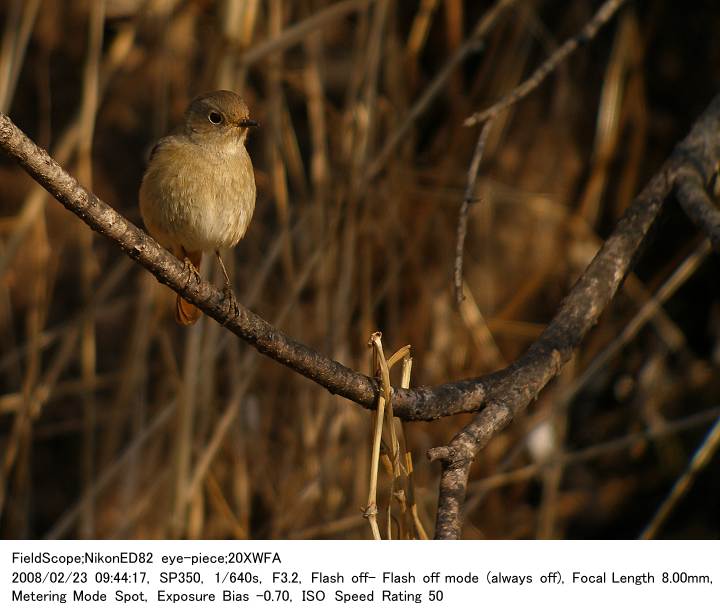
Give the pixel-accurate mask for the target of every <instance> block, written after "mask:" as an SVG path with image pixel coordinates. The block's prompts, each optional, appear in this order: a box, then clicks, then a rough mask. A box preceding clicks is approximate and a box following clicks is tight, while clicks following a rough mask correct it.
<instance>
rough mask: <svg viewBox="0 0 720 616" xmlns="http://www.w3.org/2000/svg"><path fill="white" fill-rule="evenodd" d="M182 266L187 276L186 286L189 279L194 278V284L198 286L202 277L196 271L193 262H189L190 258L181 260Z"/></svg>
mask: <svg viewBox="0 0 720 616" xmlns="http://www.w3.org/2000/svg"><path fill="white" fill-rule="evenodd" d="M183 266H184V267H185V274H186V276H187V284H188V285H189V284H190V281H191V278H193V277H194V278H195V284H200V283H201V282H202V277H201V276H200V272H199V271H198V269H197V267H195V265H194V264H193V262H192V261H191V260H190V257H187V256H186V257H185V258H184V259H183ZM186 286H187V285H186Z"/></svg>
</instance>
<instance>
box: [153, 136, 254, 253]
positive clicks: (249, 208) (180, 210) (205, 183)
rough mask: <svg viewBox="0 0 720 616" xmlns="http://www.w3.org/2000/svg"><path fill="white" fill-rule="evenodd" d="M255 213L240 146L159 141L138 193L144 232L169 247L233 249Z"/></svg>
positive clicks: (251, 182)
mask: <svg viewBox="0 0 720 616" xmlns="http://www.w3.org/2000/svg"><path fill="white" fill-rule="evenodd" d="M254 209H255V177H254V174H253V168H252V163H251V161H250V156H249V155H248V153H247V150H246V149H245V146H244V144H243V143H242V142H240V141H237V142H231V143H228V144H226V145H215V144H213V145H210V144H202V145H200V144H196V143H194V142H193V141H191V140H190V139H187V138H186V137H184V136H173V137H168V138H166V139H163V140H161V141H160V143H159V144H158V147H157V149H156V151H155V153H154V154H153V157H152V159H151V161H150V165H149V166H148V169H147V171H146V173H145V177H144V178H143V183H142V186H141V188H140V210H141V213H142V216H143V220H144V222H145V225H146V227H147V228H148V230H149V231H150V233H151V234H152V235H154V236H155V237H156V239H158V241H159V242H160V243H163V244H165V245H166V246H168V247H171V246H173V245H175V246H177V245H182V246H183V247H184V248H185V250H187V251H193V252H194V251H198V250H202V251H210V250H216V249H217V248H226V247H230V246H234V245H235V244H237V243H238V242H239V241H240V240H241V239H242V237H243V235H245V231H246V229H247V227H248V225H249V224H250V219H251V218H252V215H253V211H254Z"/></svg>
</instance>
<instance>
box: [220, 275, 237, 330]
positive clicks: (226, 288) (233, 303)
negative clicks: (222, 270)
mask: <svg viewBox="0 0 720 616" xmlns="http://www.w3.org/2000/svg"><path fill="white" fill-rule="evenodd" d="M226 305H227V306H228V313H230V314H231V315H232V316H228V318H227V319H225V321H223V325H226V324H227V323H228V322H229V321H234V320H235V319H237V318H238V317H239V316H240V306H239V305H238V303H237V300H236V299H235V294H234V293H233V290H232V287H231V286H230V283H229V282H226V283H225V284H224V285H223V307H225V306H226Z"/></svg>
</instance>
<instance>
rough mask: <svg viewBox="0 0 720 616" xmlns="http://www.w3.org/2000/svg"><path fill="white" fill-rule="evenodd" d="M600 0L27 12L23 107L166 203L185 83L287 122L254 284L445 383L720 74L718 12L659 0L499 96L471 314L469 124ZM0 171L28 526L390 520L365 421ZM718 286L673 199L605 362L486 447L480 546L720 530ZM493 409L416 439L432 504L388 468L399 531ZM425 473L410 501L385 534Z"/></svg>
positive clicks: (48, 139)
mask: <svg viewBox="0 0 720 616" xmlns="http://www.w3.org/2000/svg"><path fill="white" fill-rule="evenodd" d="M561 4H565V3H561ZM599 4H600V3H598V2H593V1H590V0H582V1H578V2H572V3H567V6H563V7H560V6H558V3H552V2H544V1H540V0H538V1H529V2H528V1H508V0H497V1H496V2H495V3H492V2H486V1H483V2H477V1H473V0H465V1H463V0H413V1H405V0H402V1H393V0H340V1H336V2H330V1H327V0H303V1H298V2H295V1H292V2H291V1H290V0H266V1H261V0H218V1H217V2H213V1H210V0H206V1H200V0H195V1H190V0H187V1H183V0H147V1H144V2H143V1H138V0H108V1H107V2H106V3H105V2H90V1H82V0H66V1H60V0H53V1H47V2H40V1H39V0H34V1H33V0H6V2H4V3H3V5H2V6H1V7H0V19H2V23H3V24H4V30H3V34H2V43H1V46H0V110H1V111H4V112H8V113H10V115H11V117H12V118H13V120H14V121H15V122H16V123H17V124H18V125H20V126H21V127H22V128H23V129H24V130H25V131H26V132H27V133H28V134H30V135H31V136H32V137H33V138H34V139H35V140H36V141H37V142H38V143H40V144H41V145H43V146H44V147H46V148H48V149H49V151H50V152H51V153H52V154H53V156H55V158H56V159H57V160H59V161H60V162H61V163H62V164H64V165H65V166H66V167H67V168H69V169H70V170H72V171H73V173H75V174H76V175H77V176H78V177H79V178H80V180H81V181H82V182H83V183H84V184H85V185H86V186H88V187H90V188H92V190H93V191H94V192H96V193H97V194H98V195H99V196H101V197H102V198H103V199H104V200H105V201H107V202H108V203H110V204H112V205H113V206H114V207H116V208H117V209H118V210H119V211H121V212H122V213H123V214H124V215H126V216H127V217H129V218H131V219H132V220H134V221H139V214H138V209H137V196H136V195H137V188H138V185H139V181H140V178H141V175H142V171H143V166H144V160H145V157H146V155H147V152H148V148H149V147H150V146H151V145H152V143H153V142H154V141H155V140H156V139H157V138H158V137H159V136H161V135H162V134H164V133H165V132H166V131H167V130H168V129H169V128H170V127H172V126H173V125H175V124H176V123H177V122H178V121H179V119H180V114H181V113H182V110H183V108H184V106H185V104H186V102H187V100H188V98H189V97H190V96H192V95H194V94H196V93H198V92H200V91H204V90H209V89H216V88H227V89H234V90H237V91H240V92H242V93H243V95H244V97H245V98H246V100H247V102H248V104H249V106H250V108H251V110H252V111H253V115H254V116H255V117H256V118H257V119H258V120H259V121H260V123H261V125H262V128H261V129H260V130H258V131H257V132H256V133H254V135H253V136H252V139H251V143H250V150H251V155H252V158H253V160H254V163H255V171H256V178H257V184H258V204H257V209H256V216H255V220H254V221H253V224H252V225H251V227H250V231H249V233H248V235H247V237H246V238H245V240H243V242H242V243H241V244H240V246H239V247H238V248H237V249H236V250H235V251H234V253H233V255H231V256H229V257H228V258H226V263H228V262H229V263H231V264H232V270H231V271H232V274H233V277H234V281H235V288H236V290H237V296H238V299H239V300H240V301H241V303H243V304H245V305H247V306H248V307H250V308H252V309H253V310H255V311H257V312H258V313H259V314H261V315H263V317H264V318H266V319H267V320H269V321H271V322H272V323H273V324H275V325H276V326H278V327H280V328H281V329H283V330H285V331H287V332H289V333H290V334H292V335H293V336H294V337H296V338H298V339H300V340H302V341H303V342H305V343H306V344H308V345H309V346H312V347H314V348H317V349H318V350H320V351H322V352H323V353H325V354H327V355H329V356H331V357H333V358H336V359H337V360H339V361H341V362H342V363H344V364H346V365H348V366H351V367H353V368H355V369H358V370H368V369H369V367H370V363H371V352H370V350H369V349H368V347H367V341H368V339H369V338H370V335H371V334H372V332H374V331H382V332H383V337H382V342H383V345H384V347H385V349H386V352H387V353H388V355H391V354H392V352H393V351H394V350H396V349H399V348H401V347H403V346H404V345H411V347H412V356H413V372H412V381H413V384H436V383H443V382H447V381H451V380H458V379H461V378H465V377H471V376H475V375H478V374H484V373H487V372H489V371H492V370H496V369H498V368H501V367H503V366H505V365H507V364H508V363H509V362H510V361H512V360H513V359H514V358H516V357H517V356H518V355H519V354H520V353H521V352H522V351H523V350H524V349H526V348H527V347H528V345H529V344H530V343H531V342H532V341H533V340H534V339H535V338H536V337H537V336H538V335H539V333H540V332H541V331H542V329H543V326H544V324H545V323H547V321H548V320H549V319H550V318H551V317H552V315H553V314H554V313H555V311H556V309H557V306H558V304H559V302H560V301H561V300H562V298H563V297H564V295H565V294H566V293H567V291H568V289H569V288H570V286H571V285H572V283H573V281H574V280H576V279H577V277H578V276H579V274H580V273H581V272H582V270H583V269H584V268H585V266H586V265H587V264H588V262H589V260H590V259H591V258H592V256H593V255H594V254H595V252H596V251H597V249H598V247H599V245H600V243H601V241H602V238H603V237H604V236H605V235H607V233H608V231H609V229H611V228H612V226H613V224H614V223H615V221H616V220H617V219H618V217H619V216H620V214H621V213H622V212H623V211H624V210H625V209H626V208H627V206H628V204H629V203H630V201H631V199H632V198H633V196H634V195H635V194H636V193H637V192H638V190H639V188H640V187H641V186H642V184H643V182H644V181H645V180H647V178H648V177H650V176H651V175H652V174H653V173H654V172H656V171H657V169H658V168H659V166H660V164H661V162H662V161H663V159H664V158H665V157H666V156H667V154H668V153H669V152H670V150H671V149H672V146H673V145H674V144H675V143H676V142H677V141H678V140H679V139H680V138H681V137H682V136H683V135H684V134H685V132H686V131H687V129H688V127H689V126H690V124H691V123H692V120H693V119H694V118H695V116H696V115H697V114H698V113H699V112H700V111H701V110H702V108H703V107H704V106H705V105H706V104H707V102H708V101H709V100H710V98H711V97H712V95H713V94H714V93H715V91H716V90H717V89H718V88H717V85H718V84H719V83H720V69H719V68H718V67H720V39H719V38H718V37H717V36H715V33H717V32H718V31H720V9H719V8H718V7H717V6H715V4H714V3H713V2H698V3H693V7H692V8H687V7H680V6H679V5H678V3H673V2H670V1H669V0H667V1H662V2H638V3H634V4H633V5H632V6H631V7H630V8H625V9H623V10H622V11H621V12H620V13H619V14H618V16H617V17H616V18H615V19H614V20H613V21H612V22H611V23H610V24H609V26H607V27H606V29H604V30H603V31H601V32H600V34H599V35H598V36H597V38H595V39H594V40H593V41H591V42H589V43H588V44H587V45H586V46H584V47H583V48H581V49H580V50H579V51H576V52H575V53H574V54H573V55H572V56H571V57H570V59H569V60H568V61H567V62H565V63H563V64H561V65H560V66H559V67H558V68H557V69H556V71H555V72H554V73H553V74H552V75H551V76H550V77H549V78H548V79H547V80H546V81H545V82H544V83H543V84H542V85H541V86H540V87H538V88H537V89H536V90H535V91H534V92H533V93H532V94H531V95H530V96H529V97H528V98H526V99H525V100H523V101H522V102H521V103H519V104H517V105H516V106H513V107H511V108H509V109H506V110H504V111H502V112H501V113H500V114H498V115H497V116H496V117H495V119H494V122H493V125H492V130H491V131H490V132H489V134H488V135H487V142H486V144H485V151H484V153H483V162H482V165H481V167H480V173H479V178H478V182H477V185H476V187H475V191H474V200H473V202H472V204H471V205H472V207H471V210H470V218H469V221H468V229H467V239H466V242H465V261H464V296H465V300H464V302H462V303H461V305H460V307H459V308H458V307H457V306H456V304H455V295H454V291H453V286H452V280H453V277H452V270H453V263H454V259H455V246H456V225H457V217H458V210H459V207H460V204H461V203H462V201H463V198H464V196H465V185H466V177H467V173H468V166H469V164H470V161H471V159H472V157H473V152H474V150H475V144H476V140H477V137H478V131H479V128H478V127H466V126H465V125H464V121H465V119H466V118H467V117H468V116H471V115H472V114H473V113H475V112H476V111H478V110H481V109H484V108H486V107H488V106H490V105H492V104H493V103H495V102H496V101H497V100H498V99H500V98H501V97H502V96H503V95H505V94H506V93H508V92H510V91H511V90H512V89H513V88H514V87H515V86H517V85H518V83H520V82H521V81H522V80H523V79H524V78H525V77H527V75H528V74H530V73H531V72H532V70H533V69H535V68H536V67H537V66H538V65H540V63H541V62H542V61H543V59H545V58H546V57H548V56H549V55H550V54H552V52H553V51H554V50H555V49H557V48H558V47H559V46H560V45H561V44H562V42H563V41H565V40H566V39H568V38H569V37H572V36H573V35H575V34H576V33H577V32H578V31H579V30H580V29H581V28H582V26H583V24H585V23H586V22H587V21H588V19H589V18H590V17H591V15H592V13H593V11H595V10H596V9H597V7H598V5H599ZM478 32H480V33H482V36H481V37H480V38H478V37H477V36H476V35H477V33H478ZM0 187H1V188H0V281H2V284H0V336H1V337H2V344H0V464H2V467H1V469H0V470H1V473H0V482H1V483H0V515H1V516H2V517H1V518H0V532H1V534H2V536H3V537H6V538H35V537H103V538H110V537H115V538H163V537H190V538H225V537H231V538H247V537H252V538H319V537H335V538H361V537H368V536H371V535H370V531H369V530H368V525H367V521H366V520H365V519H363V515H362V509H363V508H365V507H366V506H367V505H372V502H371V503H368V474H369V472H370V466H371V449H372V438H371V427H372V426H371V424H372V417H371V414H370V413H369V412H367V411H366V410H364V409H361V408H359V407H357V406H356V405H354V404H352V403H350V402H348V401H346V400H343V399H340V398H335V397H332V396H331V395H329V394H328V393H327V392H326V391H325V390H323V389H321V388H319V387H318V386H316V385H315V384H313V383H311V382H309V381H306V380H304V379H303V378H302V377H299V376H297V375H295V374H293V373H291V372H290V371H288V370H287V369H285V368H284V367H282V366H280V365H277V364H275V363H273V362H271V361H270V360H268V359H266V358H264V357H262V356H260V355H258V354H257V353H256V352H255V351H254V350H253V349H251V348H249V347H247V346H246V345H245V344H243V343H242V342H240V341H238V340H237V339H236V338H235V337H233V336H232V335H231V334H230V333H229V332H227V331H225V330H223V329H222V328H220V327H219V326H218V325H217V324H216V323H214V322H212V321H210V320H208V319H201V322H200V323H199V324H198V325H197V326H195V327H192V328H189V329H187V330H184V329H180V328H178V326H176V325H175V323H174V321H173V319H172V310H171V299H170V293H169V292H167V289H165V288H163V287H161V286H160V285H158V284H157V283H156V282H155V280H154V279H152V278H151V277H150V275H149V274H148V273H147V272H146V271H144V270H142V269H140V268H138V267H136V266H134V265H133V264H132V262H130V261H129V260H128V259H127V258H126V257H125V256H124V255H122V254H121V253H120V252H119V251H117V250H116V249H114V248H113V247H111V246H110V245H109V244H108V243H107V242H105V241H104V240H102V239H101V238H98V237H97V236H94V235H93V233H92V232H91V231H89V230H88V229H87V228H85V227H84V225H82V223H81V222H80V221H78V220H77V219H75V218H74V217H73V216H71V215H70V214H68V213H67V212H66V211H64V210H63V209H62V208H60V207H58V206H57V204H55V203H53V202H52V200H51V199H50V198H49V197H48V196H47V194H46V193H45V192H44V191H43V190H42V189H41V188H39V187H38V186H36V185H34V184H33V183H32V182H31V180H29V179H28V178H27V177H26V176H25V174H24V173H23V172H22V171H21V170H20V169H19V168H18V167H16V166H15V165H14V164H11V163H9V162H7V163H6V162H5V161H3V164H2V165H0ZM719 271H720V261H718V257H717V256H716V255H713V254H712V253H711V252H710V250H709V248H708V246H707V244H706V243H704V242H703V241H702V235H701V234H700V233H698V232H697V231H696V229H695V228H694V227H693V226H692V225H691V223H690V222H689V221H688V220H687V219H686V218H685V217H684V215H683V214H682V213H681V211H680V209H679V208H678V207H677V206H676V205H674V204H673V203H670V204H668V206H667V208H666V211H665V213H664V215H663V218H662V220H661V221H660V222H659V224H658V225H657V229H656V230H655V232H654V233H653V236H652V237H651V238H650V241H649V242H648V247H647V249H646V251H645V254H644V256H643V258H642V259H641V261H640V262H639V263H638V264H637V267H636V268H635V273H634V274H632V275H631V276H630V277H629V278H628V279H627V280H626V282H625V285H624V287H623V289H622V291H621V292H620V294H619V295H618V297H617V299H616V300H615V302H614V303H613V304H612V305H611V307H610V309H609V310H608V311H607V312H606V314H605V315H604V316H603V318H602V319H601V321H600V322H599V323H598V325H597V327H596V328H595V329H594V330H593V331H592V332H591V333H590V335H589V336H588V338H587V339H586V340H585V342H584V344H583V346H582V348H581V349H580V352H579V353H578V354H577V355H576V356H575V358H574V359H573V361H572V362H571V363H570V364H569V365H568V366H566V368H565V370H564V371H563V373H562V374H561V376H560V377H559V378H558V379H557V380H556V381H555V382H553V383H552V384H551V385H550V386H549V387H548V388H547V389H546V390H545V391H544V392H543V394H542V395H541V397H540V398H539V400H538V401H537V402H536V403H535V404H534V405H532V406H531V407H530V408H529V409H528V410H527V412H526V413H524V414H523V415H522V417H520V418H518V419H517V421H515V422H514V423H513V424H512V426H511V427H510V428H509V429H507V430H506V431H504V432H502V433H501V434H499V435H498V436H497V437H496V438H495V439H494V440H493V441H492V442H491V443H490V445H489V446H488V447H487V448H486V449H485V450H484V451H483V452H482V454H481V456H480V457H479V458H478V460H477V462H476V464H475V465H474V467H473V472H472V475H471V478H470V484H469V498H468V502H467V508H466V527H465V536H466V537H468V538H474V537H522V538H528V537H633V536H638V535H640V534H641V533H642V532H645V533H646V536H656V535H657V534H658V533H659V536H682V537H717V536H718V534H719V533H720V526H719V525H718V520H720V492H719V491H718V490H717V489H716V486H717V484H718V481H719V480H720V474H719V471H718V464H717V459H718V457H717V454H716V453H715V450H716V449H717V447H718V441H720V436H718V435H717V434H715V435H714V436H713V434H714V433H712V432H711V431H712V429H713V425H715V433H717V432H718V428H717V426H718V424H717V421H718V417H719V416H720V407H719V406H718V403H719V401H720V378H719V377H720V282H719V280H720V276H718V272H719ZM207 275H209V276H212V277H214V279H215V280H216V281H217V282H220V280H221V278H220V273H219V272H217V271H208V272H207ZM374 348H375V349H376V350H375V351H374V352H377V346H376V347H374ZM372 361H373V362H374V363H375V364H376V365H379V364H378V362H380V363H382V361H384V359H378V356H377V355H375V356H374V359H373V360H372ZM391 421H392V420H390V422H391ZM466 422H467V417H466V416H456V417H454V418H450V419H445V420H442V421H438V422H434V423H422V424H409V425H408V424H406V425H405V429H404V432H405V440H406V443H407V447H408V450H409V451H410V453H411V454H412V462H413V465H414V490H413V489H412V485H413V484H412V483H410V484H408V483H406V481H407V476H406V475H403V473H402V472H400V471H399V470H398V467H397V465H395V468H394V469H393V465H394V462H393V461H392V460H391V459H390V458H385V463H386V467H387V468H388V472H387V473H384V472H383V470H382V466H381V472H380V482H379V485H378V487H377V494H378V501H379V502H378V507H379V512H378V524H379V526H380V530H379V531H378V532H379V533H381V534H382V535H383V536H387V532H388V530H387V529H388V527H389V528H391V529H392V531H391V532H392V533H393V534H394V536H397V534H398V533H399V534H400V535H401V536H422V530H421V529H422V528H423V527H424V528H425V529H428V530H429V529H432V527H433V519H434V513H435V507H436V501H437V480H438V474H439V468H438V467H437V465H433V464H431V463H430V462H428V461H427V459H426V457H425V452H426V451H427V449H429V448H430V447H433V446H437V445H442V444H445V443H447V442H448V441H449V439H450V438H451V437H452V435H453V434H455V433H456V432H457V431H458V430H459V429H460V428H461V427H462V426H463V425H464V424H465V423H466ZM388 438H389V440H388V441H387V442H389V443H390V444H389V445H388V447H387V448H386V453H387V451H392V450H393V447H394V446H395V445H393V443H394V439H393V438H392V437H388ZM713 455H715V458H714V459H713ZM693 456H695V458H694V459H695V463H694V466H693V462H691V461H692V460H693ZM408 468H411V467H409V466H408V465H407V464H406V465H405V469H406V470H407V469H408ZM693 469H695V470H693ZM688 473H690V474H691V475H692V478H693V479H694V480H695V483H694V485H692V482H690V484H689V485H687V487H686V488H685V489H680V490H678V491H676V492H675V496H669V495H670V494H671V488H672V486H673V485H674V484H675V481H676V480H677V479H678V478H679V477H680V478H682V477H685V476H687V474H688ZM391 476H394V477H395V479H394V480H393V481H392V482H391V481H390V479H389V478H390V477H391ZM399 484H402V486H403V487H404V492H403V494H404V495H405V496H411V497H412V498H411V501H412V505H413V507H414V509H413V510H412V511H411V510H410V509H407V510H406V509H403V511H402V512H401V511H400V508H401V506H402V507H404V506H405V505H404V504H403V503H402V502H401V500H399V499H395V500H396V502H395V507H396V508H397V511H396V512H395V513H396V518H395V520H394V522H391V523H388V522H387V519H386V517H383V516H384V515H385V513H384V509H383V507H386V506H387V499H388V493H389V491H390V489H391V485H392V486H394V487H397V486H398V485H399ZM712 486H715V489H711V487H712ZM410 493H411V494H410ZM668 499H669V500H668ZM663 502H665V503H666V504H665V505H664V509H662V508H661V503H663ZM405 504H407V503H405ZM367 513H368V511H367V510H366V514H367ZM408 516H409V517H408Z"/></svg>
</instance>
